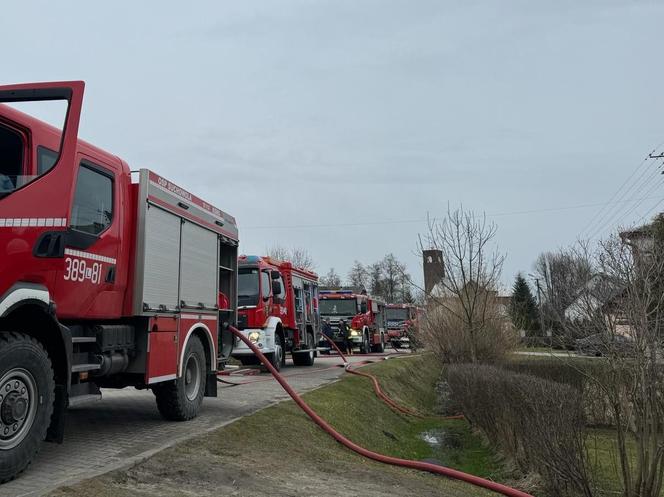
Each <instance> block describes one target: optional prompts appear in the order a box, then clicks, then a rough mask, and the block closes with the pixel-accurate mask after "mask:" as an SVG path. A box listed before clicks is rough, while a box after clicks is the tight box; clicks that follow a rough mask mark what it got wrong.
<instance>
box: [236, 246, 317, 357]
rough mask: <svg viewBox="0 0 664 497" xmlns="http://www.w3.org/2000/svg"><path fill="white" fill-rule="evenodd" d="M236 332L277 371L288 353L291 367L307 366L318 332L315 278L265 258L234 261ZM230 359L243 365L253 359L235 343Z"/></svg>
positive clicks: (243, 347)
mask: <svg viewBox="0 0 664 497" xmlns="http://www.w3.org/2000/svg"><path fill="white" fill-rule="evenodd" d="M238 328H239V329H240V330H241V331H242V332H243V333H244V334H245V335H246V336H247V338H249V340H251V341H252V342H254V343H255V344H256V345H257V346H258V348H259V349H261V351H262V352H263V353H264V354H265V355H266V356H267V357H268V358H269V360H270V362H271V363H272V365H273V366H274V367H275V368H276V369H277V370H278V369H280V368H281V367H282V366H283V365H285V364H286V352H290V353H291V355H292V358H293V364H294V365H295V366H311V365H313V363H314V360H315V357H316V354H317V352H316V344H317V340H318V335H319V332H320V317H319V314H318V275H316V273H313V272H311V271H307V270H304V269H301V268H297V267H295V266H293V265H292V264H291V263H290V262H287V261H279V260H275V259H272V258H270V257H267V256H263V257H259V256H255V255H249V256H247V255H243V256H240V258H239V260H238ZM233 357H235V358H237V359H239V360H240V361H241V362H242V364H245V365H252V364H258V358H257V357H256V356H255V355H254V353H253V352H252V351H251V349H249V347H247V346H246V345H245V344H244V343H243V342H242V341H240V340H239V339H237V340H236V342H235V346H234V349H233Z"/></svg>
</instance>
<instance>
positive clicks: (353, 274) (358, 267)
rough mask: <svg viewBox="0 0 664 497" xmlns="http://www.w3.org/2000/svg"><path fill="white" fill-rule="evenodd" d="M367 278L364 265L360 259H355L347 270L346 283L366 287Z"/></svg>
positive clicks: (361, 287)
mask: <svg viewBox="0 0 664 497" xmlns="http://www.w3.org/2000/svg"><path fill="white" fill-rule="evenodd" d="M368 280H369V275H368V273H367V270H366V268H365V267H364V265H363V264H362V263H361V262H360V261H355V262H354V263H353V267H351V268H350V271H348V284H349V285H350V286H352V287H356V288H360V289H366V288H367V286H368V284H367V283H368Z"/></svg>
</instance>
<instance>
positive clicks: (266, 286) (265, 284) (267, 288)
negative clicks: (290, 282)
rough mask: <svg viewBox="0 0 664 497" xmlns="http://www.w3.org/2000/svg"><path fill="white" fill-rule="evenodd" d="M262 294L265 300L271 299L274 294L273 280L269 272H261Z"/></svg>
mask: <svg viewBox="0 0 664 497" xmlns="http://www.w3.org/2000/svg"><path fill="white" fill-rule="evenodd" d="M261 293H262V295H263V299H264V300H267V299H269V298H270V293H272V279H271V277H270V273H269V272H268V271H261Z"/></svg>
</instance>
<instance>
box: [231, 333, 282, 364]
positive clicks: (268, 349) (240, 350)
mask: <svg viewBox="0 0 664 497" xmlns="http://www.w3.org/2000/svg"><path fill="white" fill-rule="evenodd" d="M241 333H242V334H243V335H244V336H245V337H247V338H249V339H250V340H251V337H252V336H253V337H254V338H255V340H251V341H252V342H253V343H254V344H255V345H256V347H258V349H259V350H260V351H261V352H262V353H263V354H271V353H272V352H274V335H273V334H271V333H266V332H265V330H262V329H246V330H241ZM248 355H254V353H253V352H252V351H251V349H250V348H249V347H248V346H247V345H246V344H245V343H244V342H243V341H242V340H240V339H239V338H236V339H235V347H233V353H232V354H231V356H232V357H240V356H248Z"/></svg>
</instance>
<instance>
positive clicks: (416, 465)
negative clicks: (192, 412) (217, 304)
mask: <svg viewBox="0 0 664 497" xmlns="http://www.w3.org/2000/svg"><path fill="white" fill-rule="evenodd" d="M228 329H229V330H230V331H231V332H232V333H233V334H234V335H235V336H236V337H237V338H239V339H240V340H242V341H243V342H244V343H245V344H246V345H247V346H248V347H249V348H250V349H251V350H252V352H253V353H254V354H256V357H258V359H259V360H260V361H261V363H263V365H264V366H265V367H266V368H267V369H268V371H270V373H272V376H274V377H275V379H276V380H277V381H278V382H279V384H280V385H281V386H282V388H283V389H284V390H285V391H286V392H287V393H288V395H290V397H291V398H292V399H293V401H295V403H296V404H297V405H298V406H299V407H300V409H302V410H303V411H304V412H305V413H306V414H307V415H308V416H309V417H310V418H311V419H312V420H313V421H314V423H316V424H317V425H318V426H320V427H321V428H322V429H323V430H324V431H325V432H326V433H327V434H329V435H330V436H331V437H332V438H334V439H335V440H336V441H337V442H339V443H341V444H342V445H344V446H345V447H347V448H349V449H350V450H352V451H353V452H356V453H357V454H360V455H361V456H364V457H367V458H369V459H372V460H374V461H378V462H382V463H386V464H391V465H394V466H402V467H405V468H411V469H417V470H420V471H427V472H429V473H436V474H439V475H443V476H447V477H449V478H453V479H456V480H461V481H464V482H466V483H470V484H472V485H476V486H478V487H482V488H486V489H488V490H492V491H494V492H498V493H500V494H502V495H506V496H508V497H533V496H532V495H530V494H527V493H526V492H522V491H521V490H517V489H514V488H511V487H508V486H507V485H502V484H500V483H496V482H493V481H489V480H485V479H484V478H480V477H478V476H474V475H469V474H468V473H464V472H462V471H458V470H456V469H452V468H447V467H445V466H439V465H437V464H432V463H427V462H422V461H411V460H408V459H400V458H398V457H392V456H386V455H383V454H378V453H377V452H373V451H371V450H368V449H365V448H364V447H361V446H359V445H357V444H356V443H354V442H352V441H351V440H349V439H348V438H346V437H345V436H343V435H342V434H341V433H339V432H338V431H336V430H335V429H334V428H332V426H330V424H328V423H327V422H326V421H325V420H324V419H323V418H321V417H320V416H319V415H318V414H317V413H316V412H315V411H314V410H313V409H312V408H311V407H309V405H308V404H307V403H306V402H305V401H304V400H303V399H302V397H300V395H299V394H298V393H297V392H296V391H295V390H294V389H293V388H292V387H291V386H290V385H289V384H288V382H287V381H286V379H285V378H284V377H283V376H282V375H281V374H280V373H279V371H277V370H276V369H275V368H274V366H272V364H270V361H268V359H267V357H265V355H263V353H262V352H261V351H260V350H259V348H258V347H256V345H254V343H253V342H252V341H251V340H249V339H248V338H247V337H245V336H244V335H243V334H242V332H241V331H240V330H238V329H237V328H235V327H234V326H229V327H228ZM343 357H344V358H345V356H343Z"/></svg>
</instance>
